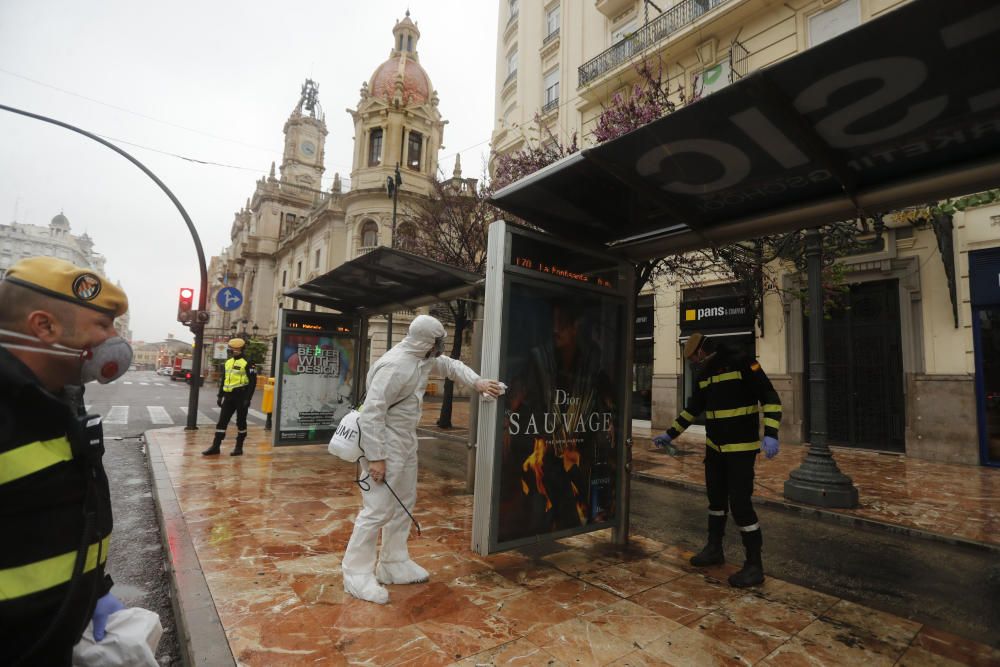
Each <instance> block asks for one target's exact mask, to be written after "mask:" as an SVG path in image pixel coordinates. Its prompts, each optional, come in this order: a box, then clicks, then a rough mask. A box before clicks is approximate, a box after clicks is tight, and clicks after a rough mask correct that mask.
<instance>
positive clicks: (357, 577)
mask: <svg viewBox="0 0 1000 667" xmlns="http://www.w3.org/2000/svg"><path fill="white" fill-rule="evenodd" d="M344 592H346V593H349V594H351V595H353V596H354V597H356V598H358V599H359V600H365V601H367V602H374V603H375V604H385V603H386V602H388V601H389V591H387V590H385V589H384V588H383V587H381V586H379V585H378V582H377V581H376V580H375V577H374V576H373V575H370V574H346V573H345V574H344Z"/></svg>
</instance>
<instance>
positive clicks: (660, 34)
mask: <svg viewBox="0 0 1000 667" xmlns="http://www.w3.org/2000/svg"><path fill="white" fill-rule="evenodd" d="M905 1H906V0H794V1H792V2H784V3H780V2H772V1H769V0H664V2H656V3H652V2H645V1H643V0H596V1H593V2H592V1H590V0H588V1H587V2H565V1H560V0H500V12H499V26H498V31H497V59H496V62H497V69H496V126H495V129H494V132H493V137H492V138H493V147H494V149H495V151H497V152H498V153H504V152H507V151H516V150H518V149H521V148H523V147H525V146H527V145H529V144H532V143H533V142H545V141H548V140H551V138H555V139H557V140H559V141H561V142H562V143H564V144H568V143H569V142H570V141H571V138H572V137H573V136H574V135H576V136H577V137H578V138H579V142H580V144H581V145H582V146H584V147H586V146H588V145H594V144H595V143H596V141H595V140H594V138H593V131H594V127H595V124H596V123H597V120H598V118H599V117H600V115H601V113H602V112H603V111H604V109H606V108H608V107H610V106H611V105H612V104H613V103H614V99H615V96H616V95H622V96H626V97H627V96H628V95H629V94H630V92H631V91H632V89H633V87H634V86H635V85H636V84H637V83H641V82H642V78H641V75H640V74H639V71H638V65H640V64H642V63H646V64H647V65H648V66H649V68H650V70H651V71H652V72H653V73H654V74H657V75H661V76H662V78H663V80H664V81H666V82H667V85H668V90H669V91H670V97H671V99H672V101H674V102H675V103H676V104H678V105H683V104H688V103H691V102H692V101H696V100H697V99H700V98H701V97H704V96H706V95H711V94H712V93H714V92H716V91H718V90H720V89H721V88H723V87H725V86H726V85H728V84H729V83H731V82H733V81H736V80H738V79H739V78H742V77H745V76H747V75H748V74H749V73H750V72H753V71H754V70H757V69H759V68H763V67H766V66H768V65H771V64H773V63H775V62H778V61H780V60H782V59H785V58H789V57H792V56H794V55H795V54H796V53H799V52H802V51H804V50H806V49H808V48H810V47H812V46H814V45H816V44H819V43H820V42H823V41H825V40H827V39H830V38H832V37H835V36H837V35H838V34H840V33H842V32H845V31H847V30H850V29H851V28H853V27H855V26H857V25H859V24H861V23H863V22H865V21H869V20H872V19H874V18H877V17H878V16H880V15H882V14H884V13H886V12H889V11H892V10H894V9H896V8H898V7H900V6H902V5H903V4H905ZM955 194H956V195H960V194H968V193H955ZM996 199H997V197H995V196H993V195H992V194H991V195H989V196H985V197H980V198H979V199H975V198H973V199H971V200H969V201H967V202H966V205H963V207H962V210H957V211H954V212H953V213H952V214H951V215H949V216H947V219H938V220H936V221H935V222H934V223H933V224H932V221H930V220H929V219H928V218H927V216H924V218H922V219H921V218H917V217H914V215H912V212H909V213H908V212H899V213H898V214H897V213H890V214H888V215H886V216H885V218H884V222H885V229H884V231H883V232H882V234H881V237H882V241H881V243H880V244H873V247H876V248H877V250H872V251H871V252H865V253H863V254H854V255H850V256H848V257H845V258H842V259H841V260H839V261H838V265H839V266H838V272H839V274H840V275H841V276H842V280H843V288H844V292H843V293H842V295H841V299H842V300H841V303H839V304H838V305H839V307H838V308H836V309H834V310H833V311H832V312H830V313H828V314H827V317H826V318H825V320H824V327H825V331H826V350H825V358H826V361H827V364H828V370H827V376H828V378H829V384H830V389H829V392H830V395H831V400H830V406H829V409H828V421H829V431H830V441H831V444H835V445H838V444H839V445H845V446H853V447H859V448H867V449H876V450H883V451H890V452H900V453H905V454H907V455H912V456H917V457H921V458H927V459H933V460H941V461H950V462H960V463H967V464H980V463H983V464H991V465H992V464H1000V363H998V362H996V361H994V359H997V358H1000V337H998V335H997V333H996V331H997V328H998V325H997V322H998V320H1000V315H998V313H1000V284H998V287H997V288H996V289H993V288H992V283H994V282H998V281H1000V278H998V276H997V275H994V274H998V273H1000V268H998V267H1000V250H998V248H1000V206H997V205H995V204H993V203H992V202H993V201H994V200H996ZM772 268H773V269H774V270H775V271H776V272H777V273H778V275H779V276H780V279H779V283H781V287H782V288H783V291H782V292H780V293H777V292H775V293H771V294H769V295H768V296H767V297H766V298H765V299H764V302H763V306H762V309H761V311H760V312H756V311H755V310H754V308H753V307H752V306H751V305H750V304H749V303H748V301H747V299H746V298H745V295H742V294H740V293H739V290H738V289H736V288H735V287H734V286H733V285H727V284H725V282H724V281H721V280H716V279H714V278H713V276H704V280H703V281H701V282H700V283H699V284H698V285H695V286H685V285H679V284H669V283H662V282H661V283H659V284H656V285H653V286H652V287H651V288H649V289H647V290H646V291H645V292H644V294H643V295H641V296H640V298H639V302H638V304H637V313H636V328H635V329H636V358H635V360H634V371H635V372H634V383H635V386H634V387H633V398H634V403H635V409H634V412H633V416H634V417H635V418H638V419H649V420H651V422H652V426H653V428H655V429H664V428H665V427H666V426H668V425H669V424H670V423H671V421H672V420H673V418H674V416H675V415H676V414H677V413H678V412H679V410H680V408H681V407H682V406H683V402H684V400H685V398H686V397H687V396H688V395H689V394H690V384H691V375H692V374H691V370H690V369H689V368H685V364H684V362H683V359H682V355H681V346H680V345H678V343H679V342H683V341H684V340H686V338H687V336H688V335H689V334H690V333H692V332H693V331H695V330H700V331H704V332H705V333H706V334H711V335H716V336H719V337H724V338H725V339H726V340H728V341H730V342H731V343H733V344H734V345H736V346H738V347H741V348H742V349H745V350H747V351H748V352H750V353H752V354H753V355H755V356H756V357H757V358H758V359H759V360H760V361H761V363H762V365H763V366H764V368H765V369H766V370H767V372H768V374H769V375H770V377H771V379H772V381H773V382H774V385H775V388H776V389H777V390H778V391H779V393H780V394H781V397H782V402H783V404H784V406H785V411H784V418H783V422H782V430H781V437H782V439H783V440H784V441H786V442H801V441H803V440H807V439H808V433H809V430H808V429H809V423H808V421H809V419H808V396H807V392H808V363H807V361H806V360H807V359H808V349H807V336H806V326H807V325H806V321H807V310H808V309H807V307H804V305H803V302H802V300H801V299H799V298H796V297H795V296H794V295H795V294H796V292H797V291H798V289H799V286H800V285H801V284H802V281H803V278H804V277H803V276H802V275H800V274H799V272H798V271H797V270H796V269H795V267H794V265H791V264H788V265H778V266H774V267H772ZM977 284H980V285H982V287H980V288H979V289H978V291H977V289H976V285H977ZM685 436H686V437H693V438H695V439H697V438H698V437H699V436H698V434H697V430H696V429H692V432H691V434H685ZM702 437H703V436H702Z"/></svg>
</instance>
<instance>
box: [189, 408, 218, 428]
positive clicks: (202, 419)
mask: <svg viewBox="0 0 1000 667" xmlns="http://www.w3.org/2000/svg"><path fill="white" fill-rule="evenodd" d="M181 412H183V413H184V416H185V417H186V416H187V413H188V409H187V408H186V407H185V408H181ZM198 423H199V424H214V423H215V420H214V419H212V418H211V417H209V416H208V415H206V414H205V413H204V412H202V411H201V410H199V411H198Z"/></svg>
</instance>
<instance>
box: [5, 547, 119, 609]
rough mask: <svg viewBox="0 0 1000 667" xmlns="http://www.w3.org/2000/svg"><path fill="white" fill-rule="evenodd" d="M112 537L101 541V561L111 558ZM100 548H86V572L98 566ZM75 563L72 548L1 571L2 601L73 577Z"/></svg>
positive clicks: (57, 584) (35, 591) (45, 588)
mask: <svg viewBox="0 0 1000 667" xmlns="http://www.w3.org/2000/svg"><path fill="white" fill-rule="evenodd" d="M110 540H111V536H110V535H109V536H108V537H105V538H104V539H103V540H101V543H100V549H101V563H104V562H105V561H107V560H108V544H109V542H110ZM97 550H98V543H97V542H94V543H93V544H91V545H90V547H88V548H87V558H86V560H85V561H84V564H83V571H84V572H90V571H91V570H93V569H94V568H95V567H97ZM75 564H76V551H69V552H67V553H64V554H60V555H58V556H53V557H52V558H46V559H44V560H39V561H35V562H34V563H28V564H27V565H18V566H17V567H8V568H6V569H4V570H0V600H13V599H15V598H19V597H24V596H25V595H31V594H32V593H37V592H39V591H44V590H47V589H49V588H53V587H55V586H59V585H61V584H65V583H67V582H68V581H69V580H70V579H71V578H72V577H73V566H74V565H75Z"/></svg>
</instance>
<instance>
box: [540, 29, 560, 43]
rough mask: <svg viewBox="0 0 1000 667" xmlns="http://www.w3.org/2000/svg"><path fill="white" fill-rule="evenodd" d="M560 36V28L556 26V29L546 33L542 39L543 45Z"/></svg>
mask: <svg viewBox="0 0 1000 667" xmlns="http://www.w3.org/2000/svg"><path fill="white" fill-rule="evenodd" d="M558 37H559V28H556V29H555V30H553V31H552V32H550V33H549V34H547V35H545V39H543V40H542V46H544V45H546V44H548V43H549V42H551V41H552V40H553V39H557V38H558Z"/></svg>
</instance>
